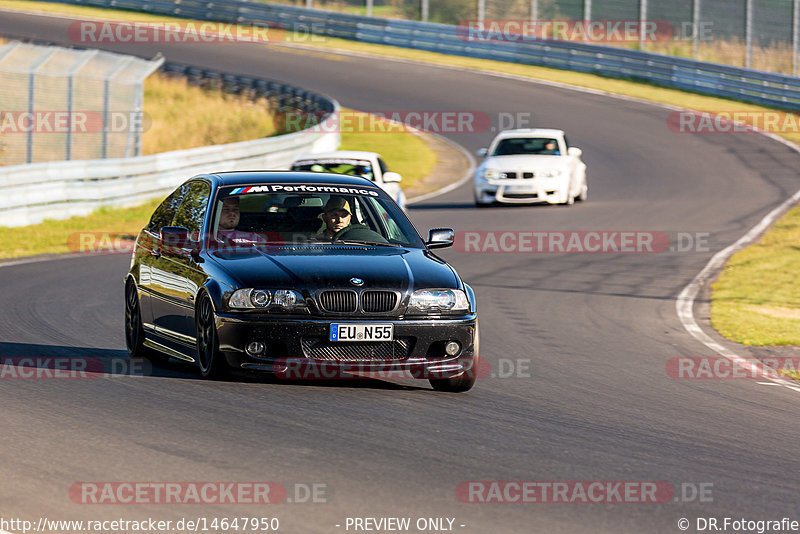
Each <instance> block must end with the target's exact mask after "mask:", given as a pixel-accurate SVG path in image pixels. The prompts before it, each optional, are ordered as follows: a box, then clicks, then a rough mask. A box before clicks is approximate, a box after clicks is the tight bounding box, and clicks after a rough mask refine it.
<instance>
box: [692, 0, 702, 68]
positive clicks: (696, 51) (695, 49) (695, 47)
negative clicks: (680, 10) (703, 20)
mask: <svg viewBox="0 0 800 534" xmlns="http://www.w3.org/2000/svg"><path fill="white" fill-rule="evenodd" d="M701 1H702V0H694V2H693V5H692V12H693V13H692V57H693V58H694V59H698V57H699V56H700V40H699V37H700V27H699V26H700V2H701Z"/></svg>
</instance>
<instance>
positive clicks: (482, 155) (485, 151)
mask: <svg viewBox="0 0 800 534" xmlns="http://www.w3.org/2000/svg"><path fill="white" fill-rule="evenodd" d="M475 153H476V154H477V155H478V157H479V158H485V157H486V155H487V154H488V153H489V149H488V148H479V149H478V150H476V151H475Z"/></svg>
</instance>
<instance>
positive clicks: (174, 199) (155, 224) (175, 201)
mask: <svg viewBox="0 0 800 534" xmlns="http://www.w3.org/2000/svg"><path fill="white" fill-rule="evenodd" d="M187 188H188V186H187V185H182V186H180V187H179V188H178V189H176V190H175V191H174V192H173V193H172V194H171V195H170V196H168V197H167V199H166V200H165V201H164V202H162V203H161V205H160V206H159V207H157V208H156V211H154V212H153V216H152V217H150V224H148V225H147V229H148V230H150V231H151V232H153V233H154V234H157V233H159V232H160V231H161V228H162V227H164V226H171V225H172V219H174V218H175V213H176V212H177V211H178V206H179V205H180V203H181V200H182V199H183V195H184V193H186V189H187Z"/></svg>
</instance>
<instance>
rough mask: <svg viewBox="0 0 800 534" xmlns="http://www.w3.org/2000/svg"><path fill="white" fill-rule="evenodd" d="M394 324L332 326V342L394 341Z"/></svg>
mask: <svg viewBox="0 0 800 534" xmlns="http://www.w3.org/2000/svg"><path fill="white" fill-rule="evenodd" d="M393 339H394V325H393V324H331V335H330V340H331V341H392V340H393Z"/></svg>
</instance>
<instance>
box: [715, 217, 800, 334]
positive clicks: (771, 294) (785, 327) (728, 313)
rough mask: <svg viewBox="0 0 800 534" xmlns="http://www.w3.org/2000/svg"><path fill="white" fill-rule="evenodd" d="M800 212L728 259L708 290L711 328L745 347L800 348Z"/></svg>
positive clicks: (783, 220)
mask: <svg viewBox="0 0 800 534" xmlns="http://www.w3.org/2000/svg"><path fill="white" fill-rule="evenodd" d="M798 266H800V207H797V208H794V209H792V210H791V211H789V212H788V213H787V214H786V215H785V216H784V217H783V218H781V220H779V221H778V222H777V223H775V225H774V226H773V227H772V228H771V229H770V230H769V231H768V232H767V233H766V234H765V235H764V237H763V238H762V239H761V240H760V241H759V242H758V243H756V244H754V245H752V246H750V247H748V248H746V249H745V250H742V251H740V252H738V253H736V254H734V255H733V257H732V258H731V259H730V260H729V261H728V263H727V265H726V266H725V268H724V270H723V271H722V273H721V274H720V277H719V279H718V280H717V281H716V282H715V283H714V284H713V285H712V290H713V292H712V296H711V324H712V326H713V327H714V328H716V329H717V330H718V331H719V332H720V333H721V334H722V335H724V336H725V337H727V338H729V339H732V340H734V341H737V342H739V343H743V344H745V345H800V283H798Z"/></svg>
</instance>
